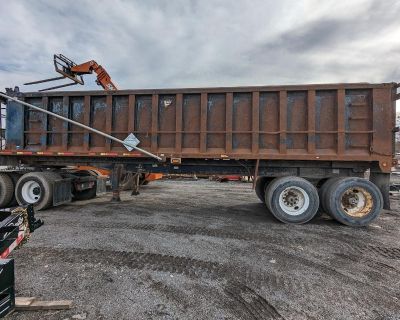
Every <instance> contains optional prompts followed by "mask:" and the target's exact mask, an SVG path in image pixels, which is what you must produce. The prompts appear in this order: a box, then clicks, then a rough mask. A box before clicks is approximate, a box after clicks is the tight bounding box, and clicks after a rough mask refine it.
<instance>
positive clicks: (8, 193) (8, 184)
mask: <svg viewBox="0 0 400 320" xmlns="http://www.w3.org/2000/svg"><path fill="white" fill-rule="evenodd" d="M13 195H14V183H13V181H12V179H11V177H10V176H9V175H8V174H7V173H0V208H4V207H7V206H8V205H9V204H10V203H11V200H12V198H13Z"/></svg>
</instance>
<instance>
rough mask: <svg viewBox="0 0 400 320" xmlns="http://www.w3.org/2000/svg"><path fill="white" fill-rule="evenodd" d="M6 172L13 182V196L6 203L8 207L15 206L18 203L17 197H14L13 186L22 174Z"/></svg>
mask: <svg viewBox="0 0 400 320" xmlns="http://www.w3.org/2000/svg"><path fill="white" fill-rule="evenodd" d="M7 174H8V175H9V176H10V178H11V180H12V182H13V196H12V199H11V201H10V203H9V204H8V206H9V207H15V206H17V205H18V202H17V199H16V198H15V186H16V185H17V182H18V180H19V178H21V176H22V174H21V173H19V172H7Z"/></svg>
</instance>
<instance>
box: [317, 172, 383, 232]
mask: <svg viewBox="0 0 400 320" xmlns="http://www.w3.org/2000/svg"><path fill="white" fill-rule="evenodd" d="M325 198H326V199H325V204H324V205H325V207H326V210H327V212H328V214H330V215H331V216H332V218H334V219H336V220H337V221H339V222H340V223H343V224H345V225H348V226H352V227H362V226H366V225H368V224H369V223H371V222H372V221H373V220H375V219H376V218H377V217H378V215H379V213H380V212H381V210H382V208H383V197H382V193H381V191H380V190H379V189H378V187H377V186H376V185H375V184H373V183H372V182H371V181H369V180H366V179H362V178H356V177H352V178H342V179H339V180H337V181H335V182H334V183H333V184H331V185H330V186H329V189H328V190H327V191H326V196H325Z"/></svg>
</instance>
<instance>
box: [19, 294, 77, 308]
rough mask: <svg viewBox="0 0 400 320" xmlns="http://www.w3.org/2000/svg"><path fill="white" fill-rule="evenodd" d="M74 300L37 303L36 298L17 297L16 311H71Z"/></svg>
mask: <svg viewBox="0 0 400 320" xmlns="http://www.w3.org/2000/svg"><path fill="white" fill-rule="evenodd" d="M71 305H72V300H55V301H37V300H36V298H34V297H32V298H28V297H21V298H20V297H17V298H15V310H16V311H23V310H25V311H32V310H64V309H70V308H71Z"/></svg>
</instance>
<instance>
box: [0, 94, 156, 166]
mask: <svg viewBox="0 0 400 320" xmlns="http://www.w3.org/2000/svg"><path fill="white" fill-rule="evenodd" d="M0 96H2V97H4V98H7V99H8V100H12V101H15V102H17V103H19V104H22V105H24V106H27V107H29V108H32V109H35V110H37V111H40V112H43V113H47V114H48V115H50V116H53V117H56V118H58V119H61V120H64V121H66V122H69V123H72V124H74V125H76V126H78V127H81V128H84V129H86V130H89V131H92V132H94V133H97V134H99V135H101V136H103V137H105V138H108V139H110V140H113V141H116V142H119V143H121V144H122V145H124V146H128V147H131V148H133V149H135V150H137V151H139V152H141V153H144V154H145V155H148V156H150V157H152V158H154V159H157V160H158V161H163V159H162V158H160V157H159V156H157V155H155V154H153V153H151V152H148V151H146V150H143V149H141V148H138V147H136V146H134V145H131V144H129V143H127V142H125V141H123V140H120V139H118V138H115V137H113V136H111V135H109V134H107V133H104V132H102V131H99V130H97V129H94V128H91V127H88V126H86V125H84V124H82V123H80V122H77V121H74V120H71V119H69V118H66V117H63V116H60V115H59V114H57V113H53V112H51V111H48V110H45V109H43V108H40V107H37V106H34V105H33V104H30V103H27V102H25V101H21V100H18V99H17V98H14V97H10V96H8V95H6V94H4V93H2V92H0Z"/></svg>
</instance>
